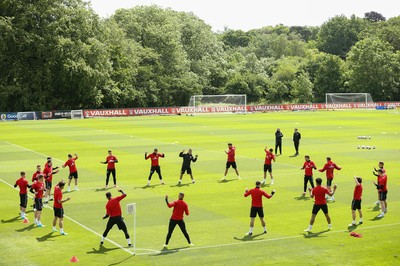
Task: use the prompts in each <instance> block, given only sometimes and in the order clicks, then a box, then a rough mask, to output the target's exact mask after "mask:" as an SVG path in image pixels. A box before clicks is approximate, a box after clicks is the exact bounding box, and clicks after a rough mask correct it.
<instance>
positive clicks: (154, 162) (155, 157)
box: [144, 149, 165, 186]
mask: <svg viewBox="0 0 400 266" xmlns="http://www.w3.org/2000/svg"><path fill="white" fill-rule="evenodd" d="M160 157H161V158H164V157H165V155H164V153H159V152H158V149H154V151H153V153H150V154H149V155H147V151H146V152H145V153H144V158H145V159H146V160H147V159H149V158H150V159H151V168H150V175H149V178H148V179H147V186H150V180H151V176H152V175H153V174H154V172H157V174H158V177H159V178H160V183H161V185H164V181H163V179H162V176H161V167H160V164H159V158H160Z"/></svg>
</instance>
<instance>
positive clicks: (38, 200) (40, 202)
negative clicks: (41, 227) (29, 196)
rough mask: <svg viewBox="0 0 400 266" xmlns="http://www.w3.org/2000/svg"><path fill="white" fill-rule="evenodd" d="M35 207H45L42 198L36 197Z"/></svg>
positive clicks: (39, 209) (38, 209)
mask: <svg viewBox="0 0 400 266" xmlns="http://www.w3.org/2000/svg"><path fill="white" fill-rule="evenodd" d="M35 208H36V210H37V211H42V209H43V202H42V199H38V198H35Z"/></svg>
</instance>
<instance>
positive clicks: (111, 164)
mask: <svg viewBox="0 0 400 266" xmlns="http://www.w3.org/2000/svg"><path fill="white" fill-rule="evenodd" d="M100 163H102V164H107V174H106V186H105V188H107V187H108V181H109V180H110V175H111V174H112V176H113V181H114V187H116V186H117V174H116V172H115V164H116V163H118V159H117V157H115V156H114V155H113V154H112V151H111V150H109V151H108V156H107V157H106V160H105V162H100Z"/></svg>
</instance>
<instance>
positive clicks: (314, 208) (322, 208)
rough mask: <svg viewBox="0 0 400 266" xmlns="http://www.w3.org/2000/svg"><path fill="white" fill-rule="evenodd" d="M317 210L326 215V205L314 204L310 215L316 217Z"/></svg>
mask: <svg viewBox="0 0 400 266" xmlns="http://www.w3.org/2000/svg"><path fill="white" fill-rule="evenodd" d="M319 210H322V211H323V212H324V213H325V214H327V213H328V205H326V204H322V205H319V204H314V207H313V209H312V214H315V215H317V213H318V212H319Z"/></svg>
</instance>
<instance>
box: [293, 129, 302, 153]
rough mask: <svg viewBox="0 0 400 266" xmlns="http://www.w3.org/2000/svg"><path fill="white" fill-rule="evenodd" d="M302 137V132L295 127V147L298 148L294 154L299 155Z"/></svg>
mask: <svg viewBox="0 0 400 266" xmlns="http://www.w3.org/2000/svg"><path fill="white" fill-rule="evenodd" d="M300 139H301V134H300V132H299V131H298V129H297V128H295V129H294V133H293V143H294V148H295V150H296V153H295V154H294V156H297V155H299V145H300Z"/></svg>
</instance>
